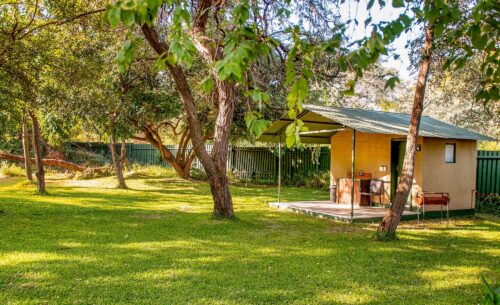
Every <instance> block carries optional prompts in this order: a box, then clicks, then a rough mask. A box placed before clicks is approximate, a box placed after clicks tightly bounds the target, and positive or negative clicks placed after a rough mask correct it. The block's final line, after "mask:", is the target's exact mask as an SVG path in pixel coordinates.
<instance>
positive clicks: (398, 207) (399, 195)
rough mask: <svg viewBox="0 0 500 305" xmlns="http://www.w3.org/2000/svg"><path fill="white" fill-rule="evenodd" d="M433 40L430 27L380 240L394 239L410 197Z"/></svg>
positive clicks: (427, 31)
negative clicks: (396, 180)
mask: <svg viewBox="0 0 500 305" xmlns="http://www.w3.org/2000/svg"><path fill="white" fill-rule="evenodd" d="M432 39H433V28H432V26H428V27H427V29H426V31H425V42H424V47H423V56H422V61H421V62H420V69H419V72H418V80H417V87H416V89H415V98H414V100H413V109H412V112H411V118H410V126H409V128H408V135H407V137H406V152H405V157H404V161H403V168H402V171H401V178H400V181H399V184H398V187H397V189H396V196H395V198H394V202H393V203H392V206H391V208H390V209H389V211H388V212H387V214H386V215H385V216H384V218H383V219H382V222H381V223H380V225H379V227H378V232H377V233H378V234H377V235H378V236H379V238H380V239H393V238H395V235H396V228H397V227H398V224H399V222H400V220H401V215H402V214H403V210H404V207H405V204H406V202H407V199H408V196H409V195H410V191H411V187H412V184H413V176H414V170H415V168H414V166H415V154H416V150H417V138H418V129H419V127H420V119H421V117H422V111H423V103H424V95H425V87H426V85H427V78H428V77H429V68H430V65H431V52H432V50H431V48H432Z"/></svg>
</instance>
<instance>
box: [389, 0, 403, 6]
mask: <svg viewBox="0 0 500 305" xmlns="http://www.w3.org/2000/svg"><path fill="white" fill-rule="evenodd" d="M392 6H393V7H405V2H404V0H392Z"/></svg>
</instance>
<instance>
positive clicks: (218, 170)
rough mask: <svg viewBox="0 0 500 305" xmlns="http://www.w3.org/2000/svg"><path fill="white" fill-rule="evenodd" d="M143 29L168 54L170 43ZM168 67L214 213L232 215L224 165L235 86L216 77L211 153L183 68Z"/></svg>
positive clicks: (150, 29) (160, 51)
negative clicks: (201, 168) (214, 117)
mask: <svg viewBox="0 0 500 305" xmlns="http://www.w3.org/2000/svg"><path fill="white" fill-rule="evenodd" d="M205 11H206V10H205ZM142 32H143V34H144V36H145V38H146V39H147V40H148V42H149V44H150V45H151V47H153V49H154V50H155V51H156V52H157V53H158V55H160V56H165V54H167V53H168V45H166V44H165V43H163V42H162V40H161V39H160V37H159V36H158V33H157V31H156V29H155V28H154V27H153V26H148V25H147V24H144V25H143V26H142ZM202 53H203V54H204V55H205V56H206V59H207V61H208V62H209V63H210V62H211V63H213V60H215V59H216V58H209V57H210V56H211V54H208V53H206V52H204V51H203V50H202ZM166 66H167V69H168V71H169V73H170V74H171V76H172V78H173V80H174V82H175V85H176V88H177V91H178V92H179V95H180V97H181V101H182V103H183V105H184V110H185V111H186V115H187V121H188V123H189V132H190V137H191V143H192V144H193V148H194V150H195V152H196V156H197V157H198V159H199V160H200V162H201V163H202V164H203V167H204V169H205V171H206V173H207V175H208V177H209V180H210V188H211V191H212V196H213V198H214V210H213V214H214V216H216V217H225V218H231V217H233V215H234V212H233V201H232V199H231V195H230V193H229V185H228V181H227V177H226V168H225V167H226V160H227V146H228V142H229V135H230V133H231V124H232V118H233V113H234V103H235V85H234V84H230V83H229V82H220V81H218V80H217V78H215V80H216V84H217V92H218V96H219V109H218V110H219V112H218V114H217V120H216V124H215V134H214V146H213V149H212V154H211V155H210V154H208V152H207V150H206V149H205V145H204V140H203V136H202V133H201V124H200V121H199V119H198V115H197V112H196V104H195V102H194V98H193V95H192V93H191V88H190V86H189V82H188V81H187V78H186V75H185V73H184V71H183V70H182V68H181V67H180V66H178V65H172V64H170V63H168V62H167V63H166ZM214 74H216V73H214Z"/></svg>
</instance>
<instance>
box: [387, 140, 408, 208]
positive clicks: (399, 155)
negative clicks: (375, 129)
mask: <svg viewBox="0 0 500 305" xmlns="http://www.w3.org/2000/svg"><path fill="white" fill-rule="evenodd" d="M405 151H406V139H393V140H392V141H391V202H392V200H393V199H394V196H395V195H396V188H397V187H398V182H399V177H400V176H401V170H402V169H403V161H404V158H405Z"/></svg>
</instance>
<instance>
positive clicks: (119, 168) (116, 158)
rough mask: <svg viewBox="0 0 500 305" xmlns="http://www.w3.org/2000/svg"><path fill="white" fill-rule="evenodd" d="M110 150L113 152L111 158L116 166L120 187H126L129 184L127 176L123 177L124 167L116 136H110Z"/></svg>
mask: <svg viewBox="0 0 500 305" xmlns="http://www.w3.org/2000/svg"><path fill="white" fill-rule="evenodd" d="M109 151H110V152H111V158H112V159H113V166H114V167H115V172H116V179H117V180H118V188H121V189H126V188H127V184H126V183H125V177H123V168H122V162H121V159H120V157H119V156H118V152H117V151H116V141H115V138H114V136H113V135H112V136H110V137H109Z"/></svg>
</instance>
